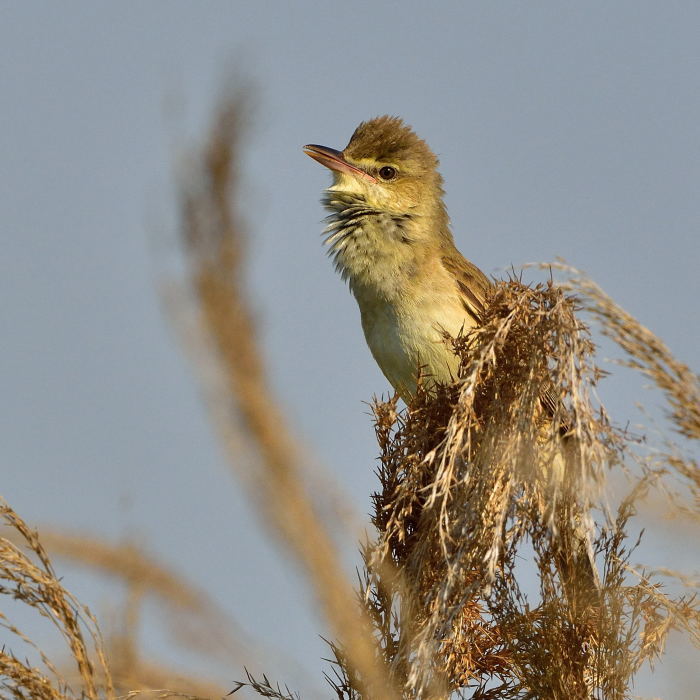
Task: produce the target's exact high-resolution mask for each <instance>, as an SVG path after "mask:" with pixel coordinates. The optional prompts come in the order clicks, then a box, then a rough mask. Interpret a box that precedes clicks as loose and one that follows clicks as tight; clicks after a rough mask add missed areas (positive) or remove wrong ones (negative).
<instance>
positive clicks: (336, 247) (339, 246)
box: [304, 115, 492, 403]
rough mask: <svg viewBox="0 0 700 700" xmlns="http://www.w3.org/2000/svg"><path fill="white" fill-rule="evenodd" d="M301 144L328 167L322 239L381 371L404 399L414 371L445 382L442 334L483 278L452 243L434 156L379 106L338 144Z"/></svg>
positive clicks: (470, 307)
mask: <svg viewBox="0 0 700 700" xmlns="http://www.w3.org/2000/svg"><path fill="white" fill-rule="evenodd" d="M304 152H305V153H306V154H307V155H309V156H310V157H311V158H313V159H314V160H316V161H318V162H319V163H321V164H322V165H324V166H326V167H327V168H329V169H330V170H331V171H332V172H333V175H334V182H333V184H332V185H331V187H329V188H328V189H327V190H326V191H325V193H324V196H323V200H322V201H323V204H324V206H325V207H326V209H327V210H328V211H329V212H330V215H329V217H328V225H327V227H326V229H325V233H326V240H325V242H326V244H327V245H328V249H329V254H330V255H331V257H332V259H333V262H334V264H335V267H336V269H337V271H338V272H339V273H340V275H341V277H342V278H343V279H344V280H347V282H348V284H349V286H350V291H351V292H352V294H353V296H354V297H355V299H356V300H357V303H358V305H359V308H360V317H361V322H362V329H363V331H364V335H365V339H366V341H367V345H368V346H369V349H370V352H371V353H372V356H373V357H374V359H375V361H376V362H377V364H378V365H379V368H380V369H381V370H382V372H383V374H384V376H385V377H386V378H387V380H388V381H389V383H390V384H391V385H392V386H393V388H394V389H395V391H396V392H397V393H398V394H399V396H401V398H402V399H403V400H404V401H405V402H406V403H409V402H410V400H411V398H412V397H413V396H414V394H415V392H416V387H417V384H418V381H419V376H420V377H425V378H427V381H428V382H434V383H442V384H448V383H451V382H452V381H454V379H456V378H457V371H458V365H459V361H458V358H457V356H456V355H455V353H454V350H453V347H452V345H451V343H450V340H449V338H456V337H458V336H459V335H461V334H465V333H467V332H468V331H469V330H471V329H473V328H475V327H477V326H478V325H479V323H480V321H481V317H482V314H483V312H484V304H485V300H486V297H487V295H488V292H489V290H490V289H491V286H492V283H491V281H490V280H489V279H488V278H487V277H486V275H485V274H484V273H483V272H482V271H481V270H480V269H479V268H478V267H477V266H476V265H474V263H472V262H470V261H469V260H467V259H466V258H465V257H464V256H463V255H462V254H461V253H460V252H459V250H457V247H456V246H455V242H454V238H453V236H452V233H451V230H450V220H449V217H448V214H447V209H446V207H445V203H444V199H443V197H444V187H443V179H442V176H441V175H440V173H439V171H438V165H439V162H438V158H437V156H436V155H435V154H434V153H433V151H432V150H431V149H430V148H429V146H428V144H427V143H426V142H425V141H424V140H423V139H421V138H419V137H418V136H417V135H416V133H415V132H414V131H413V129H412V128H411V127H409V126H408V125H406V124H405V123H404V122H403V120H402V119H400V118H399V117H392V116H388V115H385V116H381V117H377V118H375V119H371V120H369V121H366V122H362V123H361V124H360V125H359V126H358V127H357V128H356V129H355V131H354V133H353V135H352V137H351V138H350V141H349V143H348V145H347V146H346V147H345V148H344V149H343V150H342V151H338V150H335V149H333V148H328V147H326V146H319V145H317V144H308V145H306V146H304Z"/></svg>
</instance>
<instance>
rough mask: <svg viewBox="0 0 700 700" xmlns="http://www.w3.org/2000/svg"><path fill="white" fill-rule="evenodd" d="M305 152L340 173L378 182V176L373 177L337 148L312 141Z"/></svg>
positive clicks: (305, 147) (305, 148)
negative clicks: (318, 144) (348, 160)
mask: <svg viewBox="0 0 700 700" xmlns="http://www.w3.org/2000/svg"><path fill="white" fill-rule="evenodd" d="M304 153H306V155H307V156H310V157H311V158H313V159H314V160H317V161H318V162H319V163H320V164H321V165H325V166H326V167H327V168H330V169H331V170H335V171H336V172H338V173H347V174H348V175H354V176H355V177H361V178H363V179H364V180H368V181H369V182H376V181H377V178H375V177H372V176H371V175H370V174H369V173H367V172H365V171H364V170H362V169H361V168H358V167H357V166H355V165H352V164H351V163H348V162H347V160H345V158H344V157H343V152H342V151H336V150H335V148H328V147H327V146H317V145H316V144H315V143H310V144H308V145H306V146H304Z"/></svg>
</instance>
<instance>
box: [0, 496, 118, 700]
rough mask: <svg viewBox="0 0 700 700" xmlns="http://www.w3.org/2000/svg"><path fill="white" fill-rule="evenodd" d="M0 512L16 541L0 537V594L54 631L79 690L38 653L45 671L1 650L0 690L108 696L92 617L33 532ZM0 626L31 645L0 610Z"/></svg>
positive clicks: (4, 509)
mask: <svg viewBox="0 0 700 700" xmlns="http://www.w3.org/2000/svg"><path fill="white" fill-rule="evenodd" d="M0 516H2V524H3V526H4V527H3V531H5V530H6V529H7V528H9V529H10V530H11V531H12V532H13V534H15V536H16V537H17V540H18V541H17V544H13V543H12V542H10V541H9V540H8V539H7V538H6V537H0V593H2V594H3V595H7V596H11V597H12V598H13V599H14V600H16V601H18V602H20V603H22V604H24V605H27V606H29V607H30V608H33V609H34V610H36V612H37V613H38V614H39V615H41V616H42V617H43V618H45V619H47V620H49V621H50V623H51V624H52V625H53V626H54V627H55V628H56V629H57V630H58V631H59V632H60V634H61V636H62V638H63V640H64V641H65V643H66V645H67V647H68V649H69V650H70V654H71V657H72V659H73V661H74V662H75V666H76V669H77V675H78V678H79V681H80V686H79V688H73V687H72V686H71V684H69V682H68V680H67V679H66V677H65V675H64V674H62V673H61V672H60V671H59V670H58V668H57V665H56V664H54V663H52V662H51V660H50V659H49V658H48V657H47V656H46V655H45V654H44V653H43V652H40V657H41V660H42V661H43V664H44V666H45V670H42V669H40V668H37V667H35V666H32V665H31V664H30V663H29V662H28V661H22V660H21V659H20V658H18V657H17V656H15V655H13V653H12V652H11V651H10V650H9V649H6V648H3V649H2V650H1V651H0V664H1V666H0V688H2V689H3V690H4V691H6V692H7V693H9V697H15V698H64V697H65V698H70V697H87V698H91V699H92V698H97V697H98V696H99V694H100V693H101V692H104V693H105V694H106V695H107V697H113V695H114V688H113V684H112V678H111V674H110V672H109V668H108V665H107V661H106V658H105V652H104V648H103V644H102V639H101V637H100V633H99V631H98V629H97V622H96V620H95V618H94V617H93V616H92V614H91V613H90V611H89V610H88V609H87V608H86V607H84V606H82V605H81V604H80V603H79V602H78V601H77V600H76V599H75V598H74V597H73V596H72V595H71V594H70V593H69V592H68V591H67V590H66V589H65V588H64V587H63V586H62V585H61V582H60V581H59V579H58V578H57V576H56V573H55V571H54V569H53V566H52V564H51V561H50V560H49V557H48V555H47V554H46V550H45V549H44V547H43V545H42V544H41V542H40V541H39V538H38V536H37V534H36V532H34V531H33V530H31V529H30V528H29V527H28V526H27V524H26V523H25V522H24V520H22V518H20V517H19V515H17V513H15V511H14V510H12V508H10V506H8V505H7V504H5V503H2V504H0ZM3 534H4V533H3ZM0 625H2V627H4V628H5V629H6V630H7V631H9V632H10V633H11V634H12V635H14V637H15V638H16V639H17V641H20V642H24V643H26V644H27V645H29V646H30V647H32V646H34V645H33V643H32V642H31V640H30V639H29V638H28V637H27V636H26V635H24V634H23V633H22V632H21V631H20V630H19V629H18V628H17V627H15V626H14V625H13V624H12V623H11V622H10V621H9V620H8V619H7V618H6V617H5V615H3V614H2V613H0Z"/></svg>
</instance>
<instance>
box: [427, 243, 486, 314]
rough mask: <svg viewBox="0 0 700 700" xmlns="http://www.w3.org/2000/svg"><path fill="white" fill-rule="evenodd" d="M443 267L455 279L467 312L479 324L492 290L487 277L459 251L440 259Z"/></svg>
mask: <svg viewBox="0 0 700 700" xmlns="http://www.w3.org/2000/svg"><path fill="white" fill-rule="evenodd" d="M440 261H441V262H442V266H443V267H444V268H445V270H446V271H447V272H448V273H449V274H450V275H451V276H452V277H454V279H455V282H456V283H457V287H458V289H459V292H460V296H461V299H462V305H463V306H464V309H465V311H466V312H467V313H468V314H469V315H470V316H471V317H472V318H473V319H474V321H475V322H476V323H477V324H479V323H481V319H482V317H483V314H484V301H485V299H486V295H487V293H488V291H489V289H490V288H491V282H489V280H488V278H487V277H486V275H485V274H484V273H483V272H482V271H481V270H480V269H479V268H478V267H477V266H476V265H474V263H471V262H469V260H467V259H466V258H465V257H463V256H462V255H461V254H460V253H459V252H458V251H457V250H455V251H454V252H453V253H452V254H450V255H443V256H442V258H440Z"/></svg>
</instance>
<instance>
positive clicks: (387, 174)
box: [379, 165, 396, 180]
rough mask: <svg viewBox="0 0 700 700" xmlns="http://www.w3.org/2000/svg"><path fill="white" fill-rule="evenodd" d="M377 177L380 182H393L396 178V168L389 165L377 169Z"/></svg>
mask: <svg viewBox="0 0 700 700" xmlns="http://www.w3.org/2000/svg"><path fill="white" fill-rule="evenodd" d="M379 177H381V178H382V180H393V179H394V178H395V177H396V168H392V167H391V166H390V165H385V166H384V167H383V168H379Z"/></svg>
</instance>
